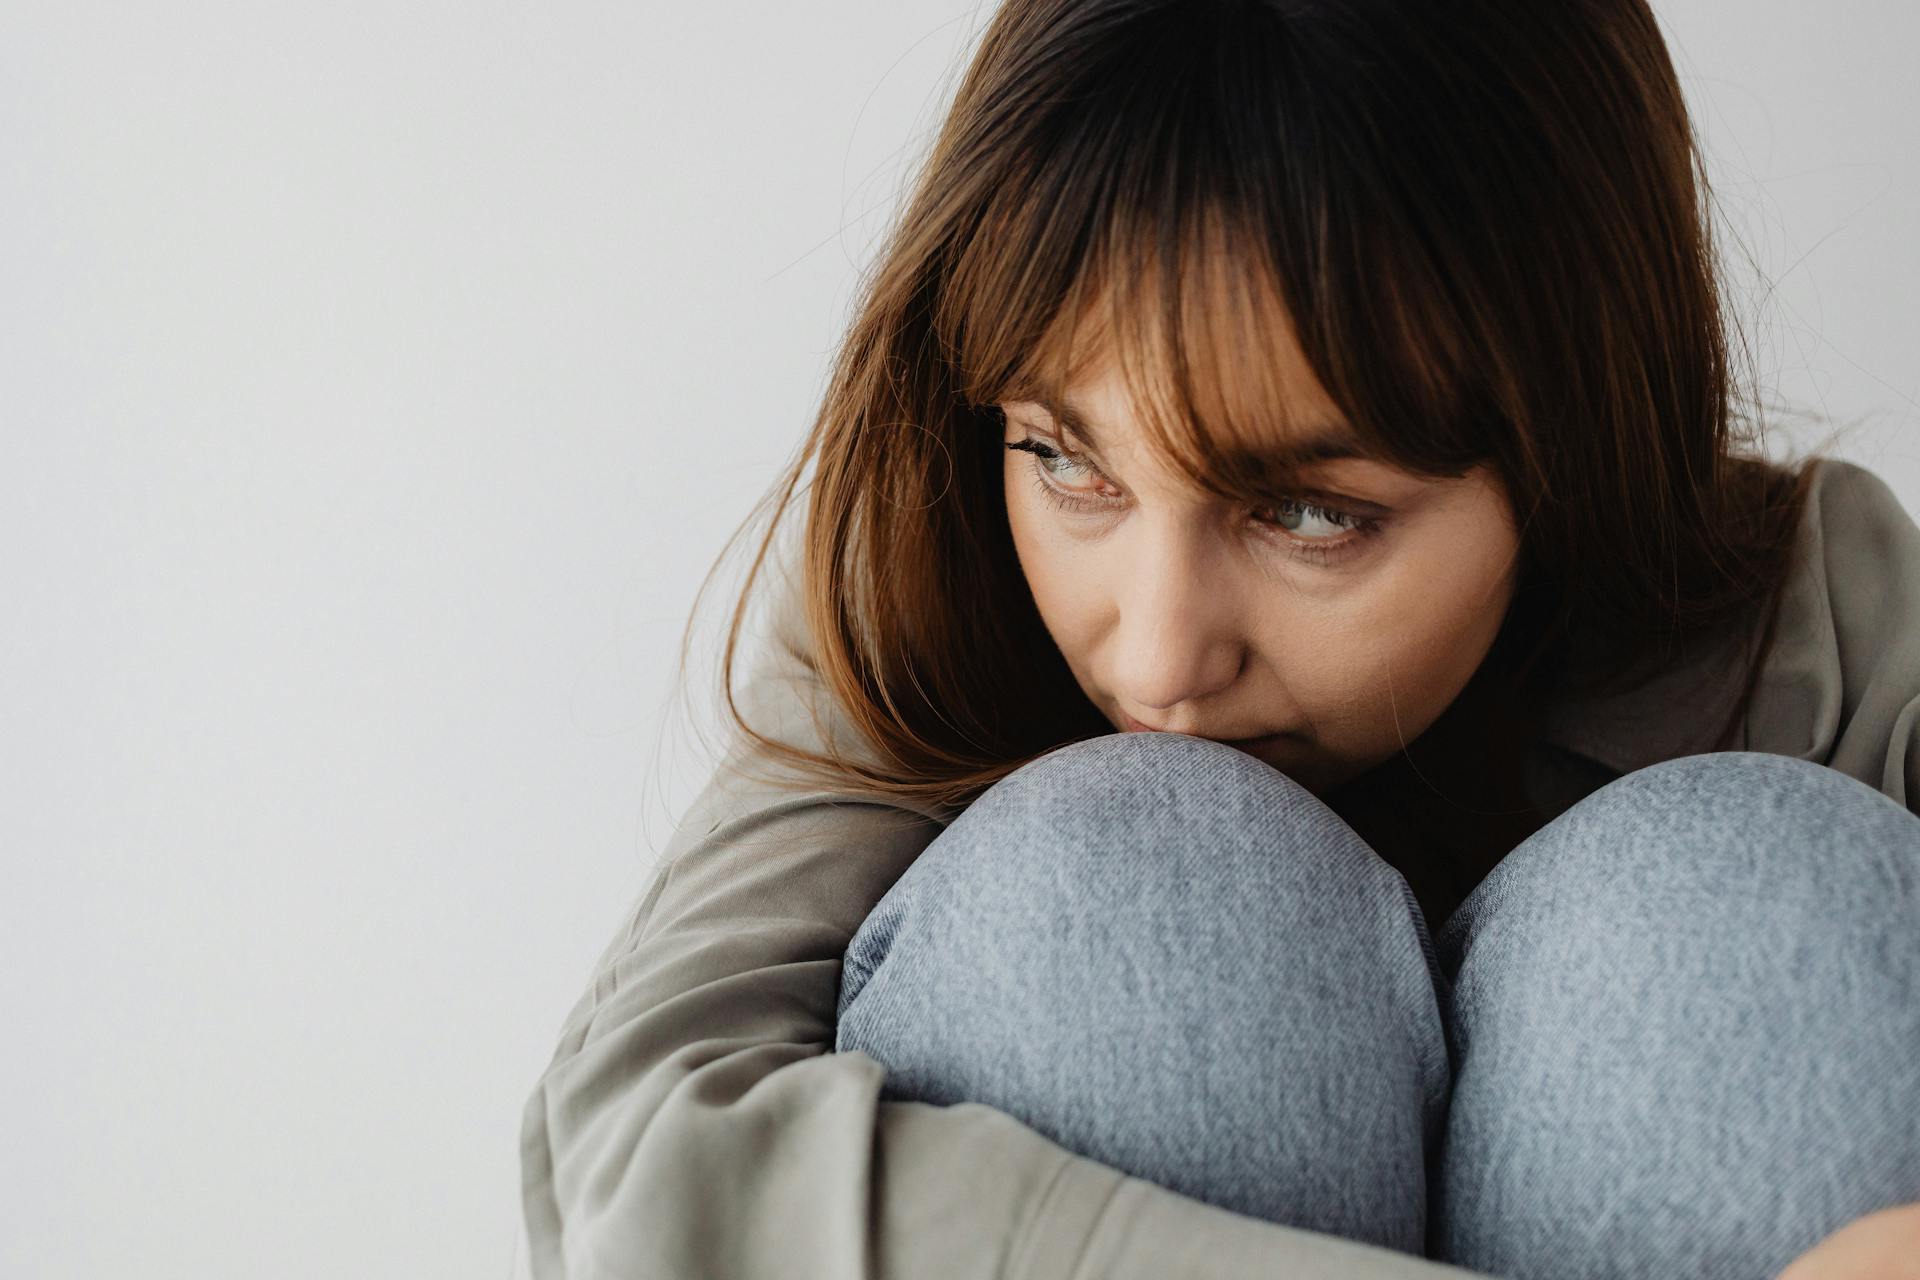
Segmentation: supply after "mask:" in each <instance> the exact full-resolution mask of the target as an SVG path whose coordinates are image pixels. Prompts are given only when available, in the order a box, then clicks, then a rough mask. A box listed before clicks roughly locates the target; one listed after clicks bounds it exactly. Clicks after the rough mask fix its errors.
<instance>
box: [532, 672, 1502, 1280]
mask: <svg viewBox="0 0 1920 1280" xmlns="http://www.w3.org/2000/svg"><path fill="white" fill-rule="evenodd" d="M796 656H797V655H795V653H794V652H793V651H792V650H791V649H784V650H778V651H777V653H776V659H775V661H774V662H773V663H771V664H769V665H767V666H764V667H763V668H762V669H761V671H760V672H759V673H758V674H756V675H755V676H754V678H753V679H752V680H750V681H749V682H748V685H747V688H746V690H745V693H744V696H743V703H742V706H743V710H744V711H747V712H748V714H749V717H750V719H751V720H752V722H753V723H754V724H755V725H756V726H757V727H760V728H762V729H763V731H764V730H766V729H767V728H768V724H767V723H766V721H771V722H772V723H773V724H774V725H775V726H777V730H778V733H777V735H776V736H780V737H782V738H783V739H785V740H790V741H805V742H808V743H809V744H810V745H815V746H817V745H819V743H820V739H819V737H818V736H817V734H816V733H815V732H814V730H813V727H812V723H811V721H810V719H809V717H808V716H807V714H806V704H807V703H809V702H810V703H811V704H812V705H814V706H815V707H820V706H822V705H823V704H822V702H821V699H822V698H823V697H824V695H823V694H822V693H821V692H820V686H819V684H818V682H817V680H816V679H813V678H811V672H810V669H809V668H808V667H807V666H806V665H805V663H804V661H796V660H795V659H796ZM763 717H764V718H765V720H764V721H763ZM742 759H744V757H742V756H740V755H738V754H737V753H736V754H735V755H730V756H729V757H728V759H727V761H726V762H725V763H723V765H722V768H721V770H720V771H719V772H718V773H717V774H716V775H715V777H714V778H713V779H712V781H710V782H709V783H708V785H707V787H706V788H705V790H704V791H702V792H701V794H700V795H699V797H698V798H697V799H696V800H695V802H694V804H693V805H692V807H691V810H690V811H689V813H688V815H687V817H686V819H685V820H684V821H683V822H682V823H681V825H680V827H679V828H678V830H677V832H676V834H675V835H674V837H673V838H672V840H671V842H670V843H669V845H668V846H667V849H666V850H665V851H664V853H663V855H662V857H661V860H660V865H659V868H658V870H657V871H656V872H655V874H654V877H653V880H652V883H651V884H650V886H649V887H648V888H647V890H646V891H645V893H644V894H643V895H642V897H641V900H640V902H639V904H638V906H637V908H636V910H635V912H634V914H633V916H632V918H631V920H630V921H629V923H628V924H627V926H626V927H625V928H624V929H622V930H621V931H620V933H619V935H618V936H617V937H616V938H615V939H614V940H613V942H612V944H611V945H610V946H608V948H607V949H606V951H605V953H604V954H603V955H602V957H601V959H600V961H599V963H598V965H597V966H596V969H595V972H594V975H593V979H592V982H591V984H590V986H589V989H588V990H587V992H586V993H585V994H584V995H582V997H581V998H580V1000H579V1002H578V1003H577V1004H576V1005H575V1006H574V1008H573V1010H572V1011H571V1013H570V1014H569V1015H568V1016H567V1019H566V1021H565V1024H564V1026H563V1028H562V1032H561V1036H560V1043H559V1046H558V1048H557V1050H556V1052H555V1054H554V1057H553V1060H552V1063H551V1065H549V1067H548V1068H547V1070H546V1072H545V1073H544V1074H543V1075H542V1077H541V1079H540V1081H539V1084H538V1086H537V1087H536V1089H535V1090H534V1092H533V1094H532V1096H531V1097H530V1098H529V1099H528V1101H527V1104H526V1108H525V1112H524V1116H523V1127H522V1133H521V1169H522V1182H523V1187H522V1195H523V1208H524V1212H525V1216H526V1222H527V1229H528V1234H529V1248H530V1252H531V1256H532V1262H533V1272H534V1275H535V1276H537V1277H539V1278H540V1280H558V1278H559V1277H562V1276H569V1277H575V1278H576V1280H588V1278H591V1280H604V1278H607V1277H615V1276H622V1277H624V1276H633V1277H647V1278H649V1280H652V1278H655V1277H681V1276H689V1277H691V1276H702V1277H716V1276H729V1277H746V1278H748V1280H753V1278H757V1277H764V1278H766V1280H772V1278H773V1277H781V1278H782V1280H786V1278H788V1277H806V1276H820V1277H833V1278H835V1280H841V1278H845V1277H860V1276H868V1275H875V1276H906V1277H914V1278H916V1280H918V1278H919V1277H936V1276H938V1277H948V1276H953V1277H960V1276H965V1277H980V1278H981V1280H987V1278H989V1277H1008V1278H1009V1280H1016V1278H1024V1277H1035V1278H1042V1277H1044V1278H1045V1280H1064V1277H1066V1276H1068V1275H1100V1276H1111V1277H1142V1278H1145V1277H1154V1278H1155V1280H1160V1278H1162V1277H1166V1276H1170V1275H1181V1276H1196V1277H1215V1276H1217V1277H1222V1278H1224V1277H1228V1276H1233V1277H1246V1276H1274V1277H1281V1276H1289V1277H1301V1276H1319V1277H1340V1278H1342V1280H1395V1278H1399V1277H1404V1278H1405V1280H1442V1278H1443V1277H1446V1276H1456V1277H1458V1276H1465V1275H1470V1274H1473V1273H1469V1272H1464V1271H1460V1270H1458V1269H1455V1268H1451V1267H1444V1266H1441V1265H1439V1264H1437V1263H1432V1262H1427V1261H1424V1260H1422V1259H1417V1258H1411V1257H1408V1256H1406V1255H1402V1254H1398V1253H1394V1252H1391V1251H1388V1250H1384V1249H1379V1248H1376V1247H1373V1246H1368V1245H1361V1244H1357V1243H1354V1242H1352V1241H1347V1240H1343V1239H1339V1238H1336V1237H1333V1236H1328V1235H1322V1234H1318V1233H1313V1232H1307V1231H1302V1230H1298V1229H1294V1228H1288V1227H1281V1226H1277V1225H1274V1224H1272V1223H1268V1222H1265V1221H1262V1220H1259V1219H1254V1218H1250V1217H1245V1216H1241V1215H1238V1214H1233V1213H1230V1212H1228V1211H1226V1210H1222V1209H1218V1208H1215V1207H1213V1206H1211V1205H1207V1204H1204V1203H1202V1202H1200V1201H1198V1200H1194V1199H1191V1198H1188V1197H1185V1196H1181V1195H1178V1194H1176V1193H1174V1192H1172V1191H1168V1190H1166V1189H1164V1188H1161V1187H1158V1186H1155V1185H1153V1184H1151V1183H1147V1182H1145V1181H1142V1180H1140V1179H1137V1178H1131V1177H1127V1176H1125V1175H1123V1174H1121V1173H1120V1172H1119V1171H1118V1170H1116V1169H1113V1168H1110V1167H1108V1166H1105V1165H1102V1164H1099V1163H1096V1162H1094V1161H1092V1160H1089V1159H1086V1158H1084V1157H1081V1156H1079V1155H1076V1154H1074V1153H1073V1152H1071V1151H1068V1150H1067V1149H1065V1148H1063V1147H1061V1146H1059V1145H1057V1144H1055V1143H1054V1142H1052V1141H1051V1140H1049V1139H1047V1138H1045V1137H1044V1136H1042V1135H1041V1134H1040V1133H1038V1132H1037V1131H1035V1130H1033V1129H1030V1128H1028V1127H1027V1126H1025V1125H1024V1124H1022V1123H1020V1122H1019V1121H1017V1120H1015V1119H1014V1118H1013V1117H1011V1116H1009V1115H1007V1114H1006V1113H1004V1112H1001V1111H998V1110H995V1109H993V1108H990V1107H987V1106H984V1105H980V1104H975V1103H964V1104H960V1105H957V1106H951V1107H942V1106H933V1105H930V1104H926V1103H919V1102H905V1101H886V1102H882V1101H880V1100H879V1093H880V1088H881V1085H882V1082H883V1080H884V1076H885V1072H884V1068H883V1067H882V1066H881V1065H880V1064H879V1063H878V1062H876V1061H874V1060H873V1059H872V1058H870V1057H868V1056H867V1055H865V1054H863V1053H834V1052H832V1051H831V1050H832V1045H833V1039H834V1019H835V1012H836V1004H837V997H838V993H839V974H840V961H841V956H842V953H843V952H844V950H845V948H846V945H847V943H848V941H849V940H850V939H851V938H852V936H853V934H854V932H855V931H856V930H857V929H858V927H859V925H860V923H861V921H862V920H864V919H865V917H866V914H867V913H868V912H869V911H870V910H871V909H872V907H873V906H874V904H875V903H877V902H878V901H879V899H880V898H881V896H882V895H883V894H884V893H885V892H886V890H887V889H888V887H890V886H891V885H892V883H893V881H894V880H895V879H897V878H898V876H899V875H900V874H901V873H902V872H903V871H904V870H905V869H906V868H907V866H908V865H910V864H911V862H912V861H913V859H914V858H915V857H917V856H918V855H919V853H920V852H921V850H923V849H924V848H925V847H926V845H927V844H928V842H930V841H931V840H932V839H933V837H934V836H935V835H936V834H937V833H938V831H939V829H940V824H939V822H938V821H937V820H936V818H935V817H934V816H933V815H929V814H926V813H917V812H913V811H910V810H906V809H902V808H898V807H894V806H891V805H888V804H883V803H879V802H876V801H874V800H872V799H868V800H864V801H863V800H859V799H856V798H854V797H852V796H851V795H849V794H833V793H828V792H822V791H804V792H802V791H795V790H787V789H780V788H776V787H774V786H771V785H769V784H766V783H761V782H753V781H749V780H746V779H743V778H740V777H738V776H735V775H734V774H733V773H732V771H731V769H730V768H729V766H731V765H735V764H738V763H740V762H741V760H742ZM751 764H752V767H754V768H756V769H760V770H771V769H772V767H773V766H772V765H771V764H770V763H769V762H768V761H767V760H766V759H765V758H764V757H763V756H762V757H755V758H753V759H752V761H751Z"/></svg>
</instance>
